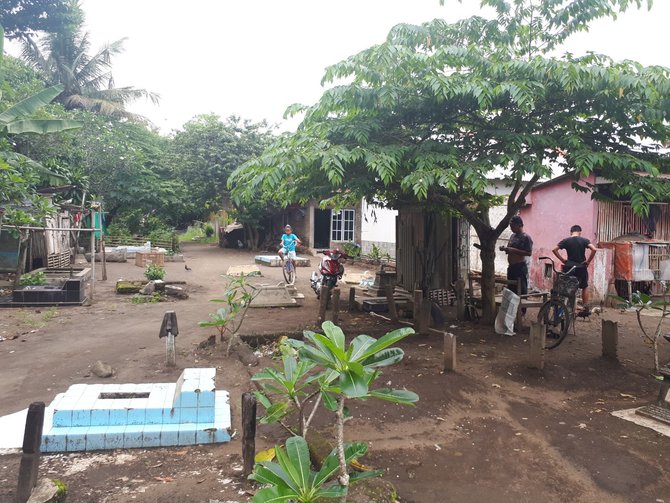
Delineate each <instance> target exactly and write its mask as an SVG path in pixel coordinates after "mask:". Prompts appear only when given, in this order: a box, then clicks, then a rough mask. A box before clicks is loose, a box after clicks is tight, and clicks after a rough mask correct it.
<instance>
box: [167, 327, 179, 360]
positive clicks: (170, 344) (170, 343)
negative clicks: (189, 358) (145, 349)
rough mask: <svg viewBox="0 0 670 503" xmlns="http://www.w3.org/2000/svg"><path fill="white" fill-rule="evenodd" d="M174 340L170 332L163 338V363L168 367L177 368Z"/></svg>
mask: <svg viewBox="0 0 670 503" xmlns="http://www.w3.org/2000/svg"><path fill="white" fill-rule="evenodd" d="M174 342H175V339H174V335H173V334H172V331H171V330H170V331H169V332H168V335H167V337H166V338H165V363H166V365H167V366H168V367H176V366H177V355H176V353H177V352H176V348H175V343H174Z"/></svg>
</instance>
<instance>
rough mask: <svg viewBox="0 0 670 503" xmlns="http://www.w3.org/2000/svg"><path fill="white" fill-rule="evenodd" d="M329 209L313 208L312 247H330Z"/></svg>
mask: <svg viewBox="0 0 670 503" xmlns="http://www.w3.org/2000/svg"><path fill="white" fill-rule="evenodd" d="M330 220H331V210H320V209H318V208H314V248H317V249H321V248H330Z"/></svg>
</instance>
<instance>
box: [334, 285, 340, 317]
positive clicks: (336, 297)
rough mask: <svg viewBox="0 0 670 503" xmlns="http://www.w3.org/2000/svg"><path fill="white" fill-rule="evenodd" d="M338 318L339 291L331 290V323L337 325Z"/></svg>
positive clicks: (336, 289) (337, 289)
mask: <svg viewBox="0 0 670 503" xmlns="http://www.w3.org/2000/svg"><path fill="white" fill-rule="evenodd" d="M339 318H340V289H339V288H334V289H333V323H334V324H335V325H337V323H338V321H339Z"/></svg>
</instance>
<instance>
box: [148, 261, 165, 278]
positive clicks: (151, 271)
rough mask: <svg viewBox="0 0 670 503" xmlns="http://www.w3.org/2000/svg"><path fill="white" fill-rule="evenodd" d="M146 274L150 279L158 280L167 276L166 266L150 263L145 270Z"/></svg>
mask: <svg viewBox="0 0 670 503" xmlns="http://www.w3.org/2000/svg"><path fill="white" fill-rule="evenodd" d="M144 276H145V277H146V278H147V279H148V280H149V281H153V280H157V279H163V278H165V268H164V267H163V266H162V265H158V264H149V265H148V266H147V268H146V269H145V270H144Z"/></svg>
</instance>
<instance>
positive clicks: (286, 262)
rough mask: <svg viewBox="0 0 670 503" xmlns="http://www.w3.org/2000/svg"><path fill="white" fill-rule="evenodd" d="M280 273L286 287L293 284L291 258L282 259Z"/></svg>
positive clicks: (293, 268) (292, 262) (293, 262)
mask: <svg viewBox="0 0 670 503" xmlns="http://www.w3.org/2000/svg"><path fill="white" fill-rule="evenodd" d="M282 262H283V264H282V272H283V273H284V279H285V280H286V284H287V285H293V284H295V261H294V260H293V259H292V258H291V257H286V258H284V257H282Z"/></svg>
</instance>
